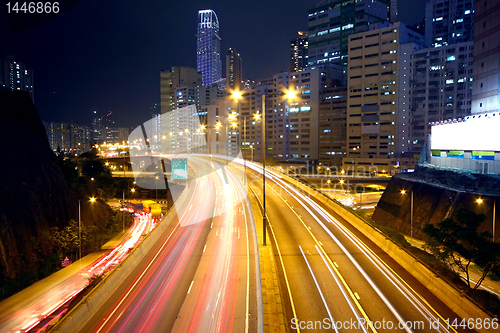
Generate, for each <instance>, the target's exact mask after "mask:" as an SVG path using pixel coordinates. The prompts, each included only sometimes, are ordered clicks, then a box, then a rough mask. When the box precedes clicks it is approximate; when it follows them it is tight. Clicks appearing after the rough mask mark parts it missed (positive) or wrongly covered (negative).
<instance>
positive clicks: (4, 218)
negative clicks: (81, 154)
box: [0, 89, 78, 281]
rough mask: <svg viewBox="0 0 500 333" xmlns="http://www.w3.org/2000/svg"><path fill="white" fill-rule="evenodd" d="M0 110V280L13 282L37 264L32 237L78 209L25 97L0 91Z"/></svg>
mask: <svg viewBox="0 0 500 333" xmlns="http://www.w3.org/2000/svg"><path fill="white" fill-rule="evenodd" d="M0 110H1V111H0V112H1V113H0V156H1V160H2V162H1V163H0V279H2V278H7V279H9V278H10V279H13V278H16V277H17V276H19V274H20V273H21V272H22V271H23V270H24V269H25V268H26V267H29V266H30V265H31V264H33V263H34V262H35V261H36V259H35V258H36V256H37V253H34V251H33V246H32V242H33V239H32V237H36V236H39V235H41V234H43V233H44V232H47V230H48V228H50V227H55V226H57V227H63V226H65V225H67V223H68V220H69V219H70V218H75V211H76V212H77V209H78V207H77V205H76V204H75V202H76V200H75V198H74V197H73V195H72V194H71V192H70V189H69V187H68V185H67V183H66V181H65V179H64V176H63V174H62V172H61V170H60V168H59V167H58V165H57V163H56V159H55V155H54V153H53V152H52V150H51V149H50V146H49V143H48V139H47V135H46V133H45V128H44V126H43V124H42V121H41V119H40V116H39V115H38V112H37V110H36V108H35V106H34V105H33V103H32V102H31V99H30V97H29V95H28V94H27V93H25V92H23V91H14V92H11V91H8V90H5V89H0ZM76 214H77V213H76ZM46 247H47V248H48V247H50V244H48V245H47V246H46ZM41 248H42V250H43V248H44V246H41ZM38 255H39V254H38ZM0 281H1V280H0Z"/></svg>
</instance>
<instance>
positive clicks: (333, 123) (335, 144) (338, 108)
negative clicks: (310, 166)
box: [319, 84, 347, 170]
mask: <svg viewBox="0 0 500 333" xmlns="http://www.w3.org/2000/svg"><path fill="white" fill-rule="evenodd" d="M346 119H347V87H346V86H340V85H338V84H337V85H336V86H333V87H327V88H324V89H322V92H321V94H320V102H319V163H320V164H321V165H325V166H329V167H330V168H332V167H333V168H336V169H337V170H340V169H341V168H342V158H343V157H345V154H346V150H347V149H346V134H347V130H346Z"/></svg>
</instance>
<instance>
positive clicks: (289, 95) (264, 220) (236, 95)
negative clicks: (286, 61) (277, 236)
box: [233, 90, 295, 245]
mask: <svg viewBox="0 0 500 333" xmlns="http://www.w3.org/2000/svg"><path fill="white" fill-rule="evenodd" d="M272 95H281V92H280V93H279V94H272ZM267 96H268V94H266V93H265V92H264V91H263V92H262V233H263V240H262V244H263V245H266V225H267V216H266V155H267V150H266V97H267ZM233 97H234V98H236V99H238V98H239V97H241V93H240V92H234V93H233ZM294 97H295V92H294V91H291V90H290V91H287V92H286V98H287V99H292V98H294Z"/></svg>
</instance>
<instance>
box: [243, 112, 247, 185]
mask: <svg viewBox="0 0 500 333" xmlns="http://www.w3.org/2000/svg"><path fill="white" fill-rule="evenodd" d="M243 144H244V145H246V144H247V117H244V118H243ZM242 156H243V170H244V176H243V184H244V185H246V184H247V163H246V158H245V156H244V155H242Z"/></svg>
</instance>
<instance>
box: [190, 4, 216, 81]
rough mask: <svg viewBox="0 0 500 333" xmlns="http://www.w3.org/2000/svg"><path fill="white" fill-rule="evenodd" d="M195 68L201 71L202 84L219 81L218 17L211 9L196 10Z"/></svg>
mask: <svg viewBox="0 0 500 333" xmlns="http://www.w3.org/2000/svg"><path fill="white" fill-rule="evenodd" d="M196 37H197V47H196V54H197V69H198V71H199V72H201V76H202V85H203V86H211V85H212V84H216V83H219V82H220V80H221V76H222V63H221V59H220V40H221V39H220V37H219V19H218V18H217V15H216V14H215V12H214V11H213V10H210V9H207V10H200V11H199V12H198V33H197V35H196Z"/></svg>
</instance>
